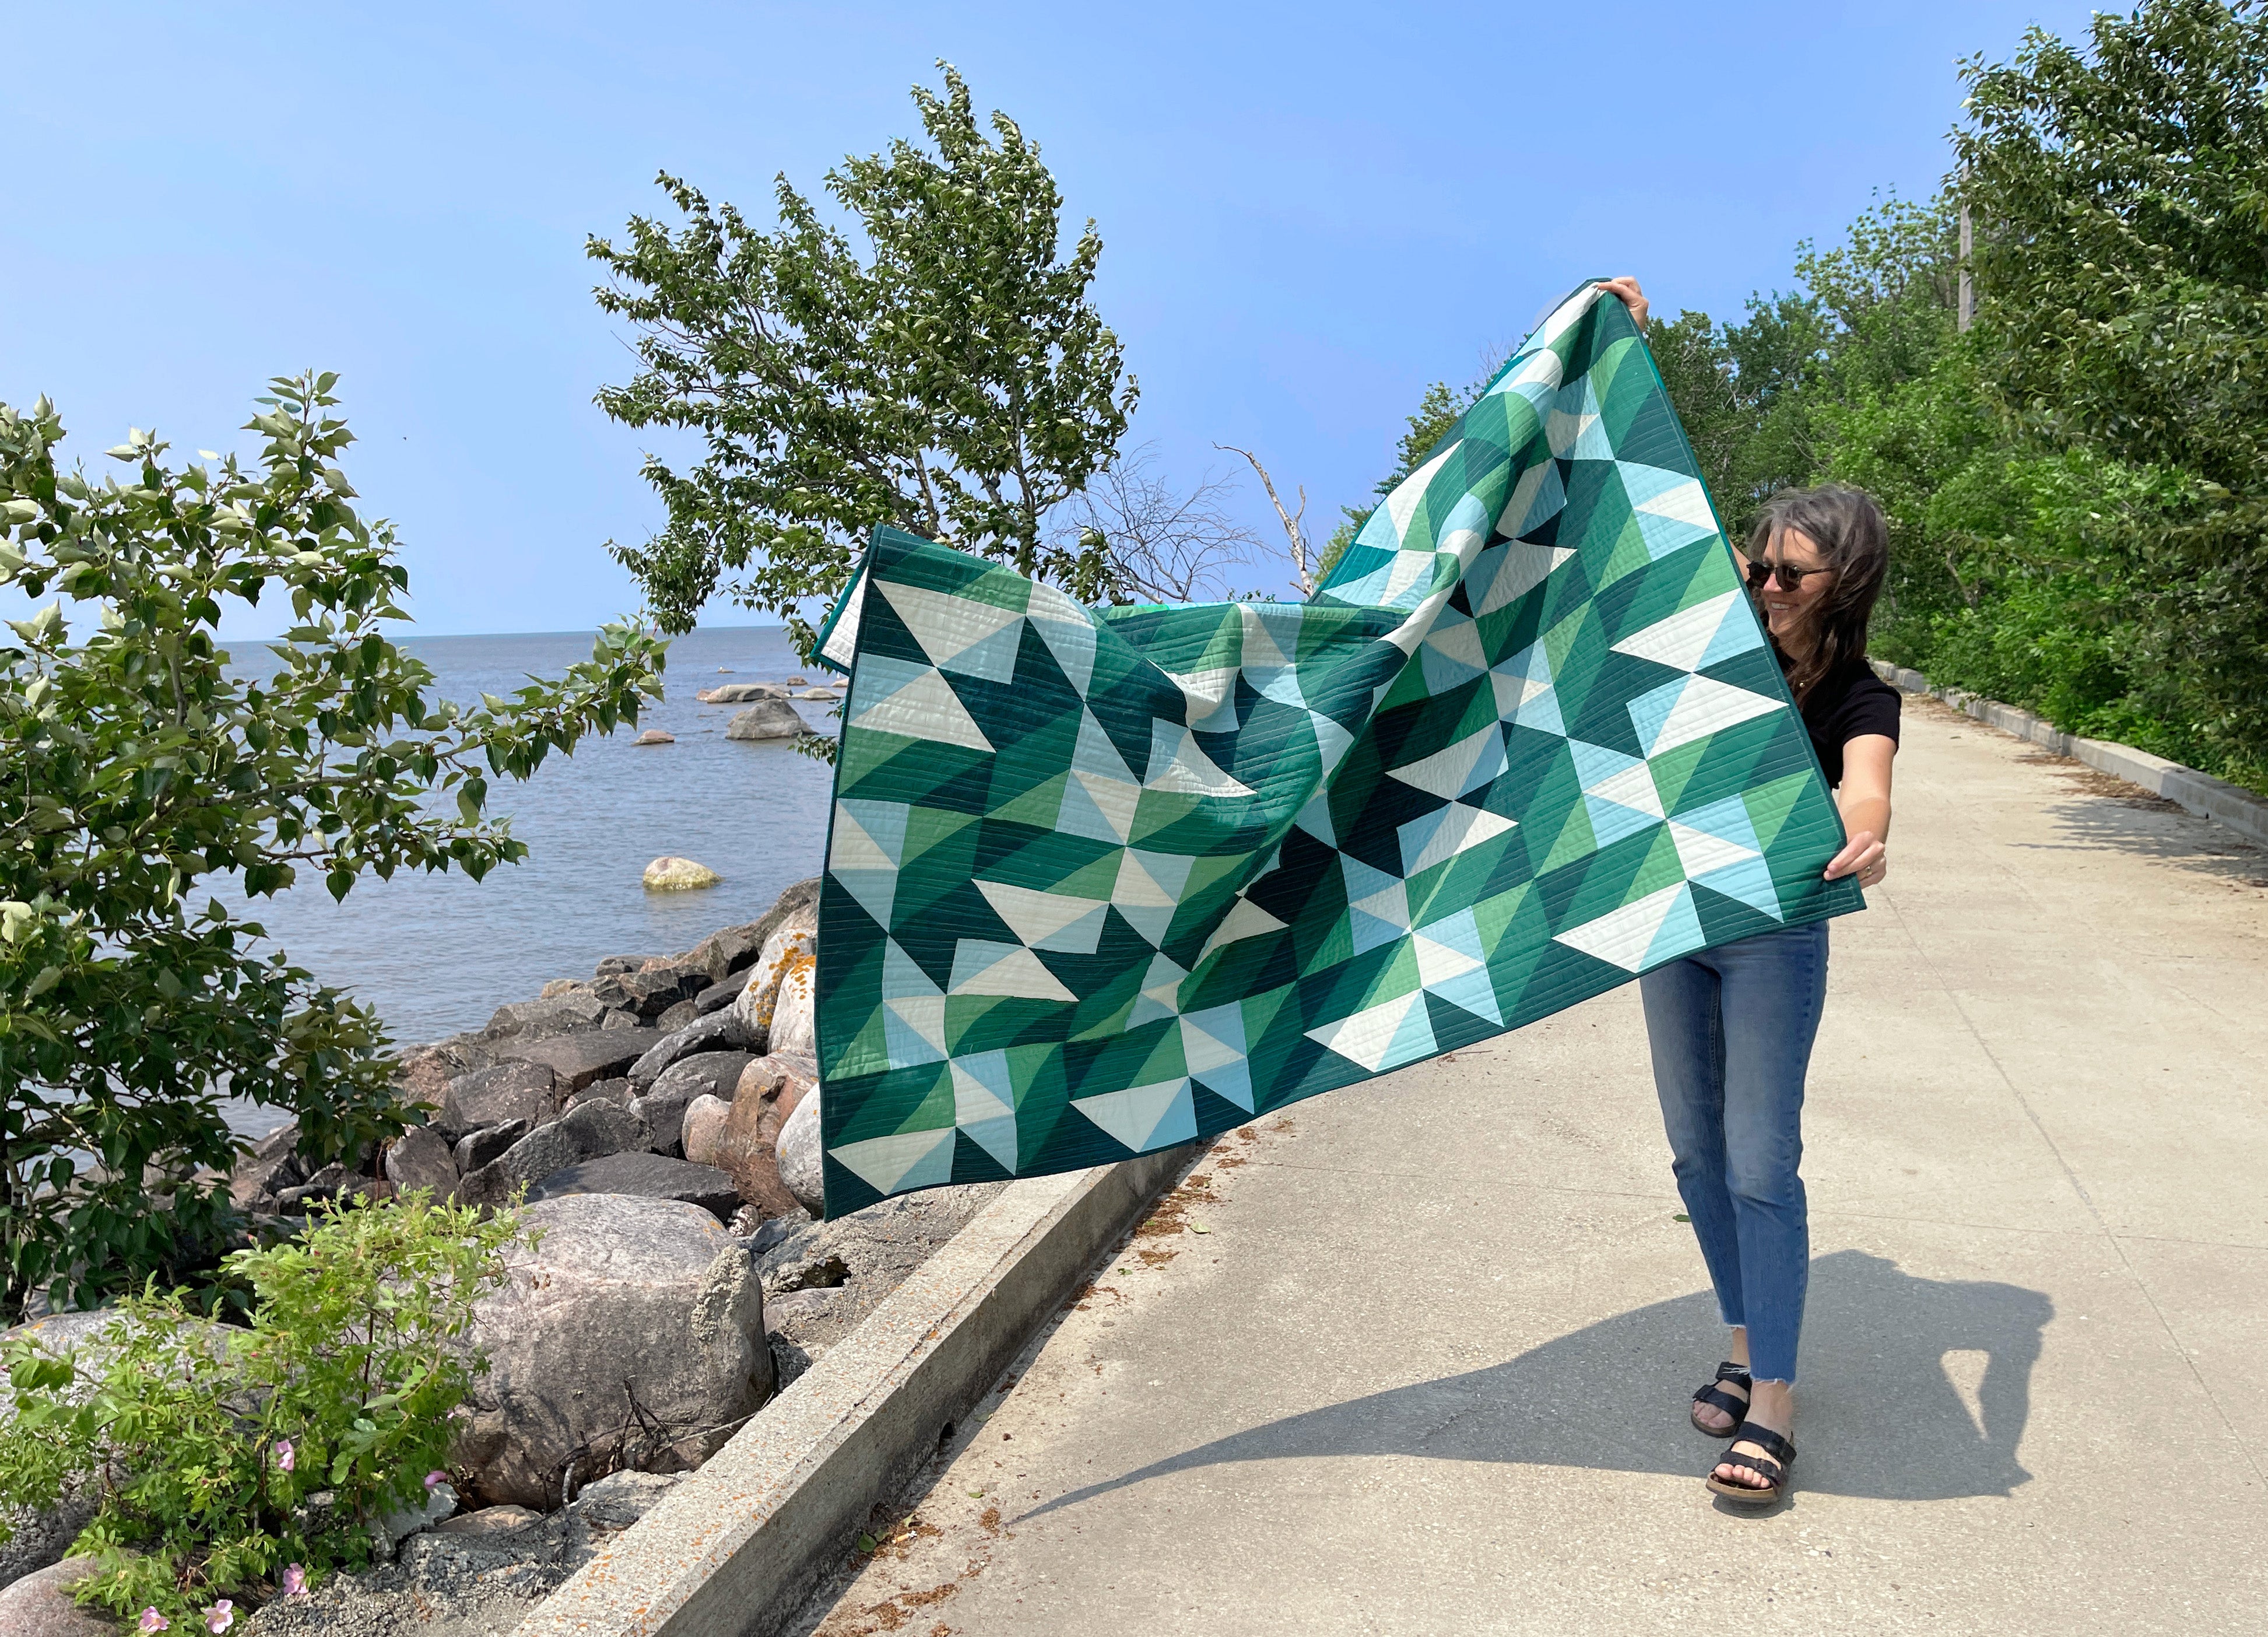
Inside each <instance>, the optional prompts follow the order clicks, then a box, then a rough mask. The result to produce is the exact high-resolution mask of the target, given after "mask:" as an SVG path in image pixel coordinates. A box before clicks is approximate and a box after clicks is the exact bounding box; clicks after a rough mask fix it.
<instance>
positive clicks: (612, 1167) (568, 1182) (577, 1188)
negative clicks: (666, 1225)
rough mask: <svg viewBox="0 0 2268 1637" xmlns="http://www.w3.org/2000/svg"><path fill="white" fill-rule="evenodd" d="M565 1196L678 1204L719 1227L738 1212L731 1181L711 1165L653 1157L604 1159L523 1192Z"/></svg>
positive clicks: (585, 1163)
mask: <svg viewBox="0 0 2268 1637" xmlns="http://www.w3.org/2000/svg"><path fill="white" fill-rule="evenodd" d="M570 1194H631V1195H635V1196H637V1198H641V1199H682V1200H683V1201H684V1202H685V1203H686V1204H688V1205H697V1206H700V1207H701V1208H702V1209H703V1210H704V1211H706V1212H708V1213H709V1214H710V1215H711V1216H713V1217H715V1218H716V1219H717V1220H718V1221H720V1222H725V1221H730V1220H732V1217H733V1212H735V1211H737V1210H739V1209H740V1190H739V1189H738V1188H737V1187H735V1186H734V1185H733V1179H732V1177H731V1176H729V1175H727V1174H726V1173H725V1172H723V1171H720V1170H718V1169H717V1168H716V1167H714V1166H711V1165H689V1164H688V1163H687V1162H686V1161H683V1160H673V1159H670V1158H668V1157H666V1155H663V1154H607V1155H605V1156H604V1157H603V1158H600V1159H596V1160H585V1161H583V1162H582V1163H581V1164H579V1165H568V1166H563V1167H561V1168H560V1169H558V1170H556V1171H554V1172H552V1173H551V1175H550V1176H547V1177H545V1178H544V1179H543V1180H542V1181H541V1183H539V1184H536V1185H535V1186H534V1188H532V1189H530V1190H529V1191H528V1195H527V1197H528V1198H530V1199H531V1200H534V1199H563V1198H566V1197H567V1196H569V1195H570Z"/></svg>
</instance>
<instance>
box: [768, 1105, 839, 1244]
mask: <svg viewBox="0 0 2268 1637" xmlns="http://www.w3.org/2000/svg"><path fill="white" fill-rule="evenodd" d="M824 1095H826V1093H825V1091H824V1089H823V1088H821V1087H818V1086H814V1087H813V1088H811V1089H810V1090H809V1091H808V1092H806V1093H805V1094H804V1096H803V1100H802V1101H801V1102H798V1103H797V1104H796V1105H795V1112H794V1113H792V1114H791V1115H789V1116H788V1117H787V1121H786V1123H785V1124H784V1125H782V1126H781V1127H780V1133H779V1140H778V1142H777V1145H775V1149H774V1152H775V1153H776V1154H777V1155H778V1161H779V1177H780V1181H781V1182H783V1183H784V1184H786V1185H787V1191H788V1192H790V1193H792V1194H793V1195H794V1196H795V1197H796V1200H797V1202H798V1203H799V1204H800V1205H801V1206H803V1208H804V1209H805V1210H806V1211H808V1212H810V1213H812V1214H813V1215H814V1216H823V1215H825V1214H826V1212H827V1173H826V1171H825V1170H824V1169H822V1168H821V1164H820V1158H819V1102H820V1099H821V1097H822V1096H824Z"/></svg>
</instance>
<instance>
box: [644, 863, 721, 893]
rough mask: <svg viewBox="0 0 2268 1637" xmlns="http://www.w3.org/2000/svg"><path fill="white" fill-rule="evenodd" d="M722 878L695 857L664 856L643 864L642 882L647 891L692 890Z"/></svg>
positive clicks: (713, 884)
mask: <svg viewBox="0 0 2268 1637" xmlns="http://www.w3.org/2000/svg"><path fill="white" fill-rule="evenodd" d="M724 879H725V878H724V877H723V876H721V875H719V874H717V872H716V871H714V870H712V869H711V868H710V867H709V866H707V865H705V864H703V863H699V862H697V861H696V860H695V859H681V858H676V857H674V856H666V857H663V858H659V859H655V860H654V861H653V862H652V863H651V864H649V865H647V866H645V876H644V884H645V889H646V890H647V891H648V892H693V891H696V890H697V889H700V888H703V887H714V886H715V885H716V884H717V883H718V881H723V880H724Z"/></svg>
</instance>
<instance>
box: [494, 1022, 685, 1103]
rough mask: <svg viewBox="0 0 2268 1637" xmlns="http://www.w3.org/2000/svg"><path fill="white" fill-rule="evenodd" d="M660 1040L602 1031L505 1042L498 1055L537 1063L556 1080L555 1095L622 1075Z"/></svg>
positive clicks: (640, 1032) (642, 1033)
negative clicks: (557, 1082) (557, 1090)
mask: <svg viewBox="0 0 2268 1637" xmlns="http://www.w3.org/2000/svg"><path fill="white" fill-rule="evenodd" d="M660 1038H661V1035H660V1033H659V1030H656V1029H600V1030H597V1031H596V1032H595V1033H593V1034H588V1035H554V1036H551V1038H549V1039H548V1040H527V1041H522V1040H508V1041H505V1042H504V1043H503V1044H502V1046H501V1048H500V1049H499V1052H498V1055H499V1056H502V1057H507V1058H513V1059H515V1060H517V1061H519V1062H522V1063H541V1065H543V1066H544V1067H546V1068H548V1069H549V1070H550V1071H551V1072H552V1073H553V1074H554V1075H555V1076H556V1077H557V1079H558V1081H559V1092H560V1095H561V1096H562V1097H564V1096H565V1095H567V1094H568V1093H570V1092H577V1091H580V1090H582V1089H583V1088H584V1087H585V1086H587V1085H589V1084H590V1083H591V1082H592V1081H593V1080H611V1079H613V1078H614V1077H615V1075H617V1074H621V1073H625V1072H626V1071H627V1070H628V1069H629V1068H630V1065H631V1064H633V1063H635V1062H637V1060H638V1059H639V1058H642V1057H644V1055H645V1054H646V1052H647V1051H649V1050H651V1049H652V1046H653V1044H654V1043H655V1042H657V1041H659V1039H660Z"/></svg>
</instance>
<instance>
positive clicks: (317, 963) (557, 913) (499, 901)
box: [215, 626, 836, 1132]
mask: <svg viewBox="0 0 2268 1637" xmlns="http://www.w3.org/2000/svg"><path fill="white" fill-rule="evenodd" d="M402 646H403V647H404V648H406V649H408V650H409V652H411V653H415V654H416V656H417V657H418V658H419V659H421V660H423V661H424V662H425V663H426V664H427V665H429V666H431V667H432V669H433V673H434V677H435V682H436V684H437V691H438V692H439V693H440V694H442V695H443V696H445V697H448V698H451V699H454V700H458V701H460V702H463V703H466V704H477V703H478V702H479V698H480V696H481V695H482V693H494V694H507V693H509V692H511V691H512V689H514V688H518V687H521V686H524V685H525V683H526V682H527V676H528V675H529V674H531V673H533V674H535V675H542V676H556V675H559V674H560V673H561V672H562V671H563V670H564V669H565V668H566V667H569V666H571V665H574V664H577V663H579V662H580V661H582V660H587V659H589V658H590V657H591V638H590V637H589V636H587V635H578V634H572V633H559V634H543V635H531V636H512V637H428V638H416V639H413V640H410V641H408V642H405V643H403V644H402ZM232 650H233V652H234V654H235V656H236V658H237V659H238V660H239V662H241V663H244V664H246V665H247V667H249V666H251V665H254V664H256V663H258V660H259V658H260V656H261V649H260V647H259V645H257V644H254V643H237V644H232ZM794 675H808V676H809V677H810V679H811V680H812V681H813V682H821V683H823V682H834V681H835V680H836V679H834V678H833V677H831V676H829V675H828V673H826V672H824V671H819V670H811V669H808V668H806V667H804V666H802V665H801V663H800V662H799V660H797V659H796V656H795V653H794V651H793V650H792V649H791V648H790V647H789V646H788V644H787V637H786V633H785V632H784V630H781V629H779V628H778V627H776V626H757V627H750V628H743V629H738V630H734V629H724V630H697V631H695V632H693V633H691V634H690V635H688V636H684V637H680V638H676V639H674V641H673V642H672V643H671V644H670V648H669V669H668V672H667V674H666V678H665V680H666V683H667V687H666V697H665V699H664V701H663V702H662V703H661V704H659V705H657V706H655V707H653V708H652V709H651V710H649V711H648V712H646V713H645V715H644V717H643V719H641V720H640V722H639V725H638V727H637V728H630V727H624V728H622V729H620V730H618V731H617V732H616V733H615V734H613V735H611V736H610V737H608V738H606V739H603V740H585V741H584V743H583V744H582V746H581V748H578V750H577V752H576V753H575V755H574V756H571V757H559V756H553V757H552V758H551V759H550V760H549V761H548V762H546V763H544V765H543V767H542V770H541V771H539V772H538V773H537V774H536V776H535V777H534V778H532V779H530V780H528V781H527V783H526V784H514V783H512V781H510V780H508V779H498V780H496V781H494V782H493V783H492V784H491V785H490V809H491V810H492V811H494V812H496V813H497V814H503V815H510V817H511V820H512V834H513V835H515V836H517V837H519V839H521V840H522V841H524V842H526V843H527V846H528V857H527V860H526V861H525V862H524V863H521V864H519V865H517V866H506V867H504V868H501V869H498V870H496V871H495V872H493V873H491V874H490V876H489V877H488V879H487V880H486V881H477V882H475V881H468V880H467V879H466V878H465V877H464V876H462V875H460V874H454V873H452V874H446V875H397V876H396V877H395V878H394V880H392V881H378V880H375V879H369V878H366V879H365V880H363V881H360V882H358V883H357V885H356V887H355V889H354V890H353V891H352V892H350V894H348V895H347V899H346V902H345V903H333V902H332V901H331V897H330V895H329V894H328V892H326V891H325V890H324V889H323V886H322V882H321V878H320V876H317V875H313V874H303V877H302V881H301V884H300V885H298V886H296V887H294V888H292V889H290V890H289V891H286V892H284V893H282V894H279V895H278V896H276V897H275V898H273V899H264V900H261V901H259V902H257V903H254V904H253V905H252V906H251V907H250V911H249V912H250V913H251V915H252V916H253V918H254V919H256V920H257V921H259V922H260V923H261V925H263V926H265V927H266V928H267V929H268V932H269V935H270V937H271V938H272V939H273V940H275V941H276V942H277V943H280V944H281V945H282V946H283V948H284V949H285V950H287V951H288V952H289V953H290V954H291V958H292V959H293V960H294V961H295V962H297V963H298V964H299V965H301V966H303V967H306V969H307V970H309V971H311V972H313V973H314V974H315V976H316V977H318V978H320V979H321V980H322V981H324V982H326V983H330V984H336V985H338V986H340V987H341V988H344V989H350V990H351V991H353V992H355V994H356V995H357V996H358V997H359V998H361V999H364V1000H365V1001H367V1002H369V1003H370V1004H371V1005H372V1006H373V1007H377V1009H378V1011H379V1015H381V1016H382V1017H384V1018H385V1020H386V1022H387V1027H388V1029H390V1030H391V1031H392V1033H393V1035H394V1039H395V1040H396V1041H398V1042H401V1043H405V1044H406V1043H411V1042H416V1041H425V1040H433V1039H437V1038H438V1037H439V1036H443V1035H448V1034H453V1033H455V1032H456V1031H457V1030H459V1029H477V1028H479V1027H480V1026H481V1025H482V1024H483V1023H485V1022H487V1021H488V1019H489V1014H490V1013H492V1012H494V1011H495V1010H496V1008H497V1007H499V1006H501V1005H503V1004H504V1002H506V1001H510V1000H527V999H533V998H534V995H535V993H536V992H537V991H538V990H540V989H541V988H542V986H543V984H545V983H546V982H547V981H549V979H551V978H555V977H589V976H590V975H591V969H592V967H593V966H594V965H595V964H596V963H597V962H599V961H600V959H601V958H603V957H604V956H607V955H666V954H674V953H675V952H677V951H680V950H683V949H689V948H692V946H693V945H695V944H696V943H698V942H700V940H702V939H703V938H705V937H707V936H708V935H709V934H710V933H712V932H714V931H716V930H717V929H718V927H720V926H729V925H733V924H734V923H736V922H740V921H748V920H754V919H755V918H756V917H757V916H759V915H761V914H762V913H763V912H764V911H766V910H767V909H769V908H770V907H771V903H772V900H773V899H774V898H776V897H777V896H779V892H780V889H782V888H784V887H785V886H787V885H788V884H789V883H790V882H792V881H799V880H801V879H802V878H803V877H805V876H806V875H815V874H818V873H819V866H820V861H821V853H822V852H823V850H824V848H825V845H826V838H827V803H828V791H829V788H830V786H831V784H832V781H833V770H831V769H830V768H828V767H827V766H826V765H825V764H824V763H819V762H815V761H814V760H812V759H811V758H810V757H808V756H801V755H799V754H798V753H797V752H796V751H795V750H794V749H793V748H791V746H790V745H789V744H788V743H787V742H786V741H770V742H762V743H754V744H739V743H734V742H733V741H729V740H727V739H726V738H725V723H727V722H728V721H730V720H731V719H732V717H733V712H736V711H738V710H740V709H743V708H745V707H742V706H739V705H709V704H698V703H696V701H695V699H694V697H693V695H694V691H695V690H696V689H701V688H708V687H713V686H714V685H716V684H717V683H718V682H784V681H785V680H786V679H787V678H789V677H790V676H794ZM798 709H799V710H800V711H801V712H803V715H804V719H805V720H806V721H807V722H808V723H809V724H810V725H811V726H814V727H817V728H827V727H830V726H832V725H833V723H832V719H831V718H830V716H829V715H828V710H829V707H828V706H827V705H825V704H812V703H807V702H799V704H798ZM646 727H661V728H666V730H668V731H669V732H670V733H673V734H676V735H677V742H676V743H675V744H674V745H659V746H633V745H632V744H631V742H630V741H632V740H633V739H634V738H636V737H637V733H638V732H639V731H640V730H641V729H643V728H646ZM664 853H675V854H677V855H678V856H680V857H681V858H688V859H698V860H699V861H700V862H701V863H703V864H705V865H707V866H709V867H710V868H711V869H712V870H715V871H716V872H717V873H718V874H719V875H721V876H723V877H724V878H725V879H724V882H723V884H722V885H720V886H718V887H713V888H711V889H708V890H706V891H703V892H680V893H649V892H647V891H646V890H645V889H644V887H642V886H641V885H640V884H639V877H640V875H641V874H642V873H643V872H644V869H645V866H646V865H647V864H648V863H649V862H651V861H652V859H657V858H659V857H660V856H662V855H663V854H664ZM215 885H217V883H215ZM218 896H221V897H222V898H223V899H224V901H227V900H228V899H229V897H230V895H229V894H227V893H226V892H222V893H220V894H219V895H218ZM239 902H240V900H239ZM277 1120H278V1116H277V1115H276V1114H275V1113H273V1112H269V1111H266V1110H245V1111H244V1117H243V1119H242V1122H241V1125H242V1126H243V1128H245V1129H247V1130H250V1131H254V1132H262V1131H266V1130H269V1128H271V1127H272V1126H274V1125H276V1123H277Z"/></svg>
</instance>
